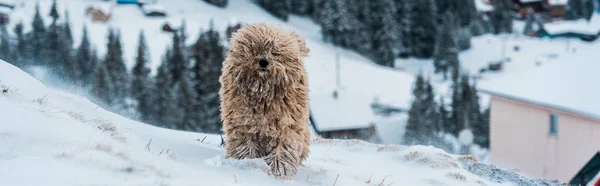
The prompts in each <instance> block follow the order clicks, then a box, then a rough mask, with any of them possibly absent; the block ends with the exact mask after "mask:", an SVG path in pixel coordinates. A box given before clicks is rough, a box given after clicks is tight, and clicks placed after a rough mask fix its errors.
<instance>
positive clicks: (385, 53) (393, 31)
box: [369, 0, 402, 67]
mask: <svg viewBox="0 0 600 186" xmlns="http://www.w3.org/2000/svg"><path fill="white" fill-rule="evenodd" d="M370 5H371V6H370V8H371V11H370V12H371V14H370V15H369V21H370V22H369V23H370V28H371V29H372V33H373V34H374V35H373V40H372V48H373V52H372V53H371V54H372V55H373V58H374V60H375V61H376V62H377V63H378V64H380V65H383V66H387V67H394V59H395V57H396V52H395V51H398V50H402V49H398V50H395V49H397V48H396V47H397V46H398V44H397V43H399V42H398V41H399V40H398V33H399V28H398V25H397V24H396V23H397V21H396V20H395V19H394V16H395V15H396V7H395V5H394V1H393V0H381V1H373V2H371V3H370Z"/></svg>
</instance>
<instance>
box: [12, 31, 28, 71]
mask: <svg viewBox="0 0 600 186" xmlns="http://www.w3.org/2000/svg"><path fill="white" fill-rule="evenodd" d="M13 32H14V33H15V36H16V39H17V43H16V46H15V47H14V50H13V53H14V54H15V55H14V57H15V59H14V60H15V61H16V62H15V63H18V64H19V65H20V67H24V66H26V65H27V64H26V62H27V61H26V59H27V58H29V54H28V53H27V47H28V45H27V41H25V36H24V33H23V22H21V21H20V22H19V23H17V24H16V25H15V27H14V28H13Z"/></svg>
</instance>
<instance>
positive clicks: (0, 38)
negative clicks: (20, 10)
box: [0, 25, 19, 66]
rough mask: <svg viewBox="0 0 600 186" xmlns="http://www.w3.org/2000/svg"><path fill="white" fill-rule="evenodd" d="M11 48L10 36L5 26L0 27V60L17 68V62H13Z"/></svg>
mask: <svg viewBox="0 0 600 186" xmlns="http://www.w3.org/2000/svg"><path fill="white" fill-rule="evenodd" d="M11 48H12V46H11V43H10V36H9V35H8V29H6V25H0V59H2V60H4V61H7V62H9V63H11V64H13V65H15V66H19V64H18V62H16V61H14V60H13V53H12V49H11Z"/></svg>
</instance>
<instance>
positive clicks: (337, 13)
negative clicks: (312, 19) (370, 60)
mask: <svg viewBox="0 0 600 186" xmlns="http://www.w3.org/2000/svg"><path fill="white" fill-rule="evenodd" d="M323 6H324V7H323V8H322V9H321V10H319V13H318V18H319V20H320V21H319V24H320V25H321V33H322V35H323V39H324V40H325V41H327V42H331V43H333V44H334V45H338V46H341V47H344V48H349V47H353V46H356V45H355V44H354V42H355V40H356V39H358V38H357V37H355V36H356V34H357V28H356V27H357V26H358V25H361V24H360V22H358V20H357V19H356V17H355V16H353V15H352V13H351V11H350V9H349V7H348V4H347V0H330V1H325V3H324V4H323ZM354 48H355V49H358V48H359V47H354ZM359 50H360V49H359ZM365 52H367V51H365Z"/></svg>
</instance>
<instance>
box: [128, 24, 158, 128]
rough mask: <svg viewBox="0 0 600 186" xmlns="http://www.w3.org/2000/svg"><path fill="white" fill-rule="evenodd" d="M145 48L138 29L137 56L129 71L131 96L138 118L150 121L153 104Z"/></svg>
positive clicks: (144, 39) (143, 38)
mask: <svg viewBox="0 0 600 186" xmlns="http://www.w3.org/2000/svg"><path fill="white" fill-rule="evenodd" d="M147 50H148V49H147V45H146V38H145V36H144V32H143V31H140V36H139V43H138V50H137V56H136V58H135V65H134V67H133V69H132V72H131V74H132V75H133V80H132V83H131V97H132V98H133V99H134V100H135V105H134V107H135V109H136V110H137V114H138V118H140V119H141V120H142V121H150V120H149V119H150V115H151V114H152V111H151V109H152V104H153V103H152V99H151V94H152V92H150V91H151V90H150V86H151V84H150V83H151V82H150V76H149V75H150V68H148V66H147V65H148V60H149V54H148V51H147Z"/></svg>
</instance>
